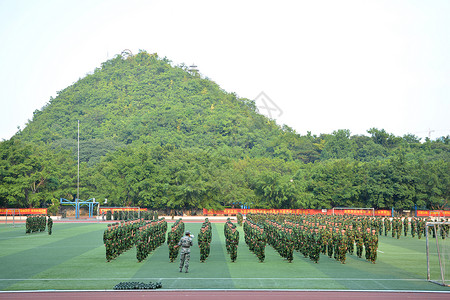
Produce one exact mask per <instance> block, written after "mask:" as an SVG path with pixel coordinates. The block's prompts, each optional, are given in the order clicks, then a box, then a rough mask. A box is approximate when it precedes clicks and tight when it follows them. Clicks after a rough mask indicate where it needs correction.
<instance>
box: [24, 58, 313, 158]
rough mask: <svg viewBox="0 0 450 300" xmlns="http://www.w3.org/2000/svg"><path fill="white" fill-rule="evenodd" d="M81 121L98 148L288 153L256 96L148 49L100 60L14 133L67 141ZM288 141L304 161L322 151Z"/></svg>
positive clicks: (27, 137)
mask: <svg viewBox="0 0 450 300" xmlns="http://www.w3.org/2000/svg"><path fill="white" fill-rule="evenodd" d="M77 120H80V124H81V130H82V135H81V140H82V141H86V143H88V144H89V143H93V144H96V148H98V147H99V146H100V147H101V144H102V143H106V144H108V146H109V147H108V149H111V148H112V149H116V148H117V147H120V146H121V145H129V144H132V143H144V144H152V145H173V146H175V147H183V148H185V147H197V148H202V149H206V148H213V149H220V148H222V147H225V149H226V150H227V152H228V151H229V150H232V152H235V153H234V155H236V156H243V155H250V156H272V157H273V156H274V155H275V156H278V154H281V152H286V149H282V148H279V139H280V138H282V137H281V135H282V134H284V132H283V129H280V127H279V126H277V125H276V124H275V123H274V122H273V121H271V120H268V119H266V118H265V117H264V116H262V115H260V114H258V113H256V112H255V105H254V102H252V101H250V100H248V99H242V98H238V97H237V96H236V95H235V94H233V93H227V92H225V91H223V90H222V89H221V88H220V87H219V86H218V85H217V84H215V83H214V82H212V81H211V80H208V79H204V78H202V77H200V76H199V74H198V73H196V72H189V71H188V70H187V68H185V67H183V66H181V67H180V66H176V67H174V66H171V64H170V63H169V61H168V60H167V59H160V58H158V56H157V55H156V54H148V53H146V52H141V53H139V54H137V55H135V56H130V57H128V58H127V59H122V57H120V56H117V57H116V58H115V59H112V60H109V61H107V62H105V63H103V64H102V67H101V68H99V69H96V70H95V71H94V73H93V74H90V75H87V76H86V77H85V78H83V79H80V80H79V81H78V82H77V83H76V84H74V85H72V86H70V87H68V88H66V89H64V90H63V91H61V92H59V93H58V96H57V97H56V98H54V99H51V100H50V101H49V103H48V104H47V105H46V106H45V107H43V108H42V109H41V110H36V111H35V112H34V115H33V119H32V120H31V121H30V122H29V123H28V124H27V126H26V128H24V130H23V131H22V132H20V133H19V134H18V135H17V137H18V138H20V139H21V140H23V141H42V142H44V143H47V144H53V145H61V146H63V147H68V146H69V145H70V144H72V145H73V140H74V139H76V137H77ZM288 130H289V129H288ZM300 140H301V139H300ZM97 141H99V142H97ZM86 146H88V147H89V145H86ZM302 146H303V147H302ZM230 148H231V149H230ZM290 148H291V149H290V150H291V151H293V152H294V153H285V155H288V156H287V158H289V159H290V158H291V157H290V156H292V155H294V158H297V157H298V158H300V157H301V158H303V159H304V160H306V161H313V160H315V159H316V158H317V157H318V152H317V151H314V150H315V148H314V147H311V145H310V144H308V145H307V146H306V145H301V144H298V142H297V145H295V146H294V145H292V146H291V147H290ZM277 152H280V153H277ZM96 154H99V155H101V154H103V153H102V152H101V151H99V152H98V153H92V155H93V157H94V158H96V156H95V155H96ZM85 159H86V160H87V159H89V157H86V158H85Z"/></svg>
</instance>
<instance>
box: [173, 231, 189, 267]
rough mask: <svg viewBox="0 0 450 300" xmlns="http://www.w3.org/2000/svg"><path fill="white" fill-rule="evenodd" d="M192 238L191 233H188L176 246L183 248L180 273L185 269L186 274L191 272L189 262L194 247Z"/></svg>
mask: <svg viewBox="0 0 450 300" xmlns="http://www.w3.org/2000/svg"><path fill="white" fill-rule="evenodd" d="M192 245H193V243H192V238H191V232H190V231H186V233H185V236H183V237H182V238H181V239H180V241H179V242H178V245H177V246H176V247H177V248H178V247H181V251H180V253H181V254H180V273H181V272H182V271H183V267H184V268H185V272H186V273H188V272H189V261H190V259H191V247H192Z"/></svg>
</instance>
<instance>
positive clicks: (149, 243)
mask: <svg viewBox="0 0 450 300" xmlns="http://www.w3.org/2000/svg"><path fill="white" fill-rule="evenodd" d="M144 223H145V224H144V225H142V226H140V227H139V231H137V232H136V238H135V244H136V258H137V260H138V262H141V261H143V260H144V259H146V258H147V256H148V255H149V254H150V253H151V252H152V251H153V250H155V249H156V248H158V247H159V246H161V245H162V244H164V243H165V241H166V231H167V222H166V221H165V220H164V218H161V219H159V220H152V221H144Z"/></svg>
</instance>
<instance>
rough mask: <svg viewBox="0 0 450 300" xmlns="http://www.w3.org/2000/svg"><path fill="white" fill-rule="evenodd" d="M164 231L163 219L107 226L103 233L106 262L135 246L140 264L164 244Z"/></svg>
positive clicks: (165, 227)
mask: <svg viewBox="0 0 450 300" xmlns="http://www.w3.org/2000/svg"><path fill="white" fill-rule="evenodd" d="M166 231H167V223H166V221H165V220H164V218H161V219H159V220H153V221H145V220H143V219H140V220H133V221H126V222H121V223H114V224H108V227H107V229H106V230H105V231H104V233H103V243H104V244H105V254H106V261H108V262H109V261H111V260H113V259H115V258H117V257H118V256H119V255H121V254H122V253H124V252H126V251H128V250H129V249H131V248H132V247H133V246H136V258H137V260H138V261H139V262H141V261H142V260H144V259H145V258H146V257H147V256H148V254H149V253H150V252H151V251H153V250H154V249H156V248H157V247H158V246H159V245H161V244H162V243H164V241H165V234H166Z"/></svg>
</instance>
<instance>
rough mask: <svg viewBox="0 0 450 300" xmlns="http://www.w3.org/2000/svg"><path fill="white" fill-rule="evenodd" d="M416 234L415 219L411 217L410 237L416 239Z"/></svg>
mask: <svg viewBox="0 0 450 300" xmlns="http://www.w3.org/2000/svg"><path fill="white" fill-rule="evenodd" d="M416 232H417V218H416V217H413V218H411V236H412V237H413V238H414V237H416Z"/></svg>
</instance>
